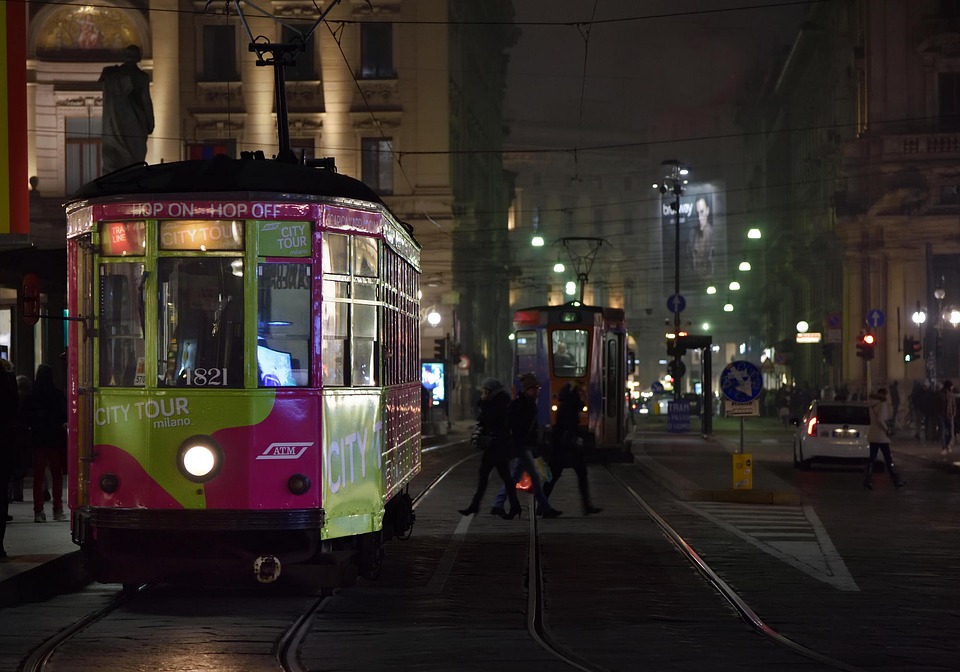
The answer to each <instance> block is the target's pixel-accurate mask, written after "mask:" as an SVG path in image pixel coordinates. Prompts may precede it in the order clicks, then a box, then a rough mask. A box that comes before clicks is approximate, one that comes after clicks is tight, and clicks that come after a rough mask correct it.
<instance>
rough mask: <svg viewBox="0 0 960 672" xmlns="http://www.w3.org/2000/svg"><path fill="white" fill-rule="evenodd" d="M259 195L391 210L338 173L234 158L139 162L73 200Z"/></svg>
mask: <svg viewBox="0 0 960 672" xmlns="http://www.w3.org/2000/svg"><path fill="white" fill-rule="evenodd" d="M217 192H221V193H222V192H256V193H280V194H291V195H301V196H327V197H336V198H350V199H354V200H358V201H370V202H373V203H376V204H378V205H381V206H383V207H386V204H385V203H384V202H383V200H381V198H380V197H379V196H378V195H377V193H376V192H375V191H374V190H373V189H371V188H370V187H368V186H367V185H366V184H364V183H363V182H361V181H360V180H358V179H356V178H353V177H350V176H348V175H343V174H342V173H338V172H336V171H335V170H331V169H328V168H319V167H313V166H304V165H300V164H295V163H284V162H281V161H274V160H256V159H246V158H244V159H231V158H229V157H225V156H219V157H216V158H213V159H206V160H202V161H174V162H171V163H158V164H152V165H148V164H135V165H132V166H129V167H127V168H122V169H121V170H118V171H115V172H113V173H109V174H107V175H104V176H102V177H99V178H97V179H95V180H92V181H90V182H87V183H86V184H84V185H83V186H82V187H80V189H78V190H77V191H76V192H75V193H74V194H73V195H72V196H71V197H70V199H69V200H68V203H69V202H73V201H78V200H86V199H91V198H101V197H105V196H120V195H125V194H129V195H134V194H171V193H217Z"/></svg>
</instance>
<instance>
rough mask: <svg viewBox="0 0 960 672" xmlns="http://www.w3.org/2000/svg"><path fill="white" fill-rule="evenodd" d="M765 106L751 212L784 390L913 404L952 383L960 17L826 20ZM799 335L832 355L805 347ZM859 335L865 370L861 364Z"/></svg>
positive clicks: (768, 330)
mask: <svg viewBox="0 0 960 672" xmlns="http://www.w3.org/2000/svg"><path fill="white" fill-rule="evenodd" d="M757 91H758V95H757V96H756V97H754V98H751V99H749V100H748V101H746V102H745V104H744V106H743V109H742V111H741V119H742V120H743V122H744V124H743V127H744V129H745V131H746V132H747V134H748V138H749V146H750V147H751V157H752V162H753V163H752V165H753V172H752V182H751V185H750V186H751V188H750V189H749V190H748V191H749V199H750V204H749V207H750V208H751V209H754V210H756V211H757V212H761V213H763V215H762V217H761V218H760V219H761V220H762V221H763V222H764V223H765V225H766V226H765V231H764V246H765V256H766V258H767V259H777V260H778V261H777V264H776V266H775V267H768V269H767V278H766V280H767V282H766V283H765V291H764V292H762V293H761V294H760V295H758V296H755V297H754V302H755V303H754V306H753V309H754V314H755V315H756V316H757V325H756V326H757V333H758V337H759V338H761V339H762V342H763V345H764V347H767V348H769V349H770V352H771V354H772V356H773V361H772V362H771V371H773V368H774V367H773V363H774V361H775V363H776V375H775V380H776V382H777V383H778V384H792V383H802V382H808V383H810V384H811V385H812V386H814V387H818V388H824V387H834V388H836V387H847V388H848V389H849V391H850V392H851V393H855V392H860V391H866V390H867V389H868V388H876V387H878V386H880V385H883V384H888V383H890V382H892V381H894V380H899V381H901V390H904V397H905V396H906V393H908V392H909V390H910V387H911V386H912V384H913V382H914V381H921V382H922V381H924V380H925V379H926V380H928V381H934V380H940V381H942V379H944V378H948V377H954V378H956V377H957V376H958V373H960V334H958V332H957V331H956V324H957V322H958V320H957V319H954V321H953V322H951V320H950V317H951V315H952V314H954V308H955V307H956V306H960V270H958V268H960V267H958V262H960V257H958V254H960V198H958V184H960V168H958V167H957V159H958V157H960V135H958V132H960V6H958V5H957V3H943V2H935V1H933V0H928V1H923V2H909V3H908V2H905V1H899V0H895V1H891V2H882V3H881V2H866V1H863V0H846V1H842V2H835V3H826V4H819V5H817V6H816V7H813V8H812V9H811V10H810V14H809V16H808V20H807V22H806V23H805V25H804V26H803V28H802V30H801V31H800V33H799V35H798V36H797V39H796V41H795V43H794V45H793V48H792V50H791V51H790V53H789V54H788V55H787V56H786V57H785V59H784V62H783V64H782V66H781V67H780V68H778V69H777V70H775V71H773V72H771V73H768V76H767V77H766V79H765V80H764V81H763V84H762V86H759V87H758V88H757ZM744 207H747V206H744ZM938 289H940V290H942V298H940V299H938V298H937V296H938V295H941V292H939V291H937V290H938ZM918 309H920V311H921V312H923V313H925V315H926V320H925V322H922V323H919V324H918V323H917V322H915V321H914V314H915V313H917V312H918ZM957 315H958V316H960V313H958V314H957ZM799 320H806V321H808V322H809V323H810V325H811V331H816V332H820V333H822V334H823V336H824V339H825V341H826V342H824V343H822V344H820V345H807V344H800V343H796V342H795V333H796V328H795V325H796V323H797V322H798V321H799ZM865 332H869V333H873V334H874V335H875V336H876V337H877V345H876V346H875V348H876V350H875V356H874V358H873V359H872V360H866V359H864V358H861V357H858V356H857V347H856V346H857V340H858V337H859V335H860V334H861V333H865ZM904 338H919V339H921V344H922V348H923V353H922V354H923V356H922V357H921V358H917V359H913V360H912V361H909V362H908V361H905V358H904V351H903V346H904Z"/></svg>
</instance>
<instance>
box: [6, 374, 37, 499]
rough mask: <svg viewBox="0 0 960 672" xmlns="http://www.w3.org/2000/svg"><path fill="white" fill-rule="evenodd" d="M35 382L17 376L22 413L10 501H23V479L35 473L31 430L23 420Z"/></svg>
mask: <svg viewBox="0 0 960 672" xmlns="http://www.w3.org/2000/svg"><path fill="white" fill-rule="evenodd" d="M32 386H33V381H31V380H30V376H24V375H23V374H21V375H19V376H17V392H18V393H19V395H20V413H19V416H18V418H17V423H16V427H15V428H14V430H13V444H14V446H16V452H17V460H16V467H15V468H14V470H13V476H11V478H10V501H11V502H22V501H23V479H24V478H25V477H26V476H27V474H28V473H32V472H33V450H32V448H31V446H30V443H31V441H30V428H29V427H28V426H27V423H26V422H25V421H24V419H23V411H24V408H25V406H26V405H25V404H24V403H23V402H24V401H25V400H26V398H27V397H28V396H29V395H30V389H31V388H32Z"/></svg>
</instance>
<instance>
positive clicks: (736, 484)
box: [733, 453, 753, 490]
mask: <svg viewBox="0 0 960 672" xmlns="http://www.w3.org/2000/svg"><path fill="white" fill-rule="evenodd" d="M733 489H734V490H753V455H752V454H750V453H734V454H733Z"/></svg>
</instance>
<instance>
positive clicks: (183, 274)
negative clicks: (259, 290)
mask: <svg viewBox="0 0 960 672" xmlns="http://www.w3.org/2000/svg"><path fill="white" fill-rule="evenodd" d="M157 272H158V276H159V278H158V280H159V284H158V287H159V294H160V295H159V301H158V306H157V308H158V311H157V312H158V316H157V317H158V323H159V324H158V329H157V334H158V338H159V342H158V344H157V352H158V353H159V356H160V357H161V358H163V359H161V361H159V362H158V366H157V375H158V381H157V384H158V385H159V386H160V387H243V259H241V258H239V257H237V258H231V257H206V258H202V259H198V258H182V257H177V258H161V259H159V260H158V264H157Z"/></svg>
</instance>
